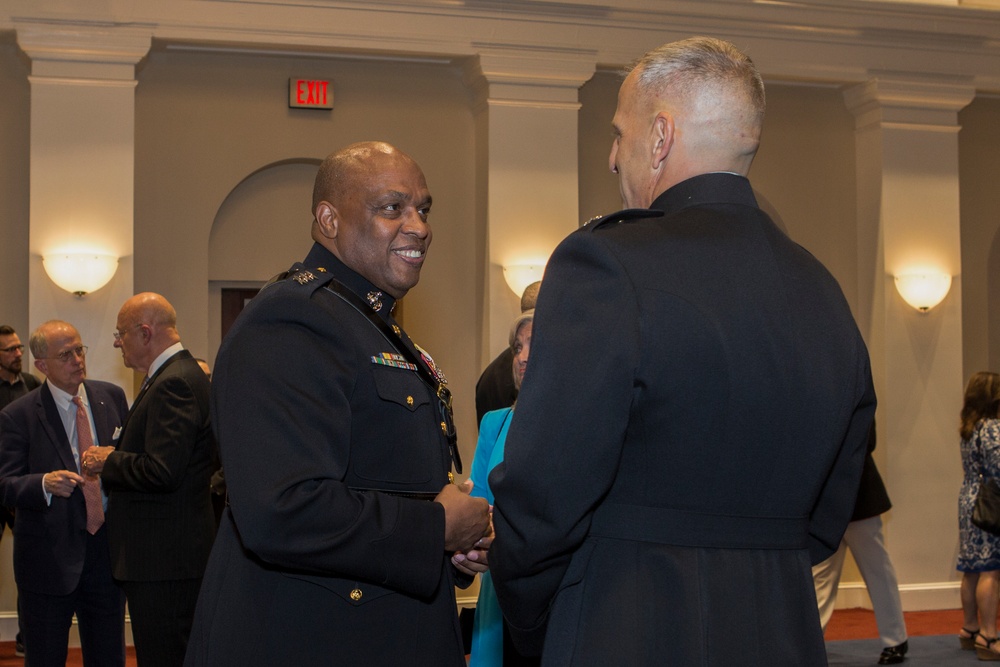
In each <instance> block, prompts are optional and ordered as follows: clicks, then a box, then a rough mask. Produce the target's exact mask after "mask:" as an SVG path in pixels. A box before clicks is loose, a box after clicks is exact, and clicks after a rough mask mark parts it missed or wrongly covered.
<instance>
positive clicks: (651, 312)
mask: <svg viewBox="0 0 1000 667" xmlns="http://www.w3.org/2000/svg"><path fill="white" fill-rule="evenodd" d="M763 112H764V88H763V84H762V82H761V79H760V76H759V74H758V73H757V70H756V68H755V67H754V66H753V63H751V62H750V60H749V59H748V58H747V57H746V56H745V55H744V54H742V53H740V52H739V51H738V50H737V49H736V48H735V47H734V46H733V45H731V44H729V43H727V42H722V41H720V40H715V39H709V38H693V39H691V40H685V41H682V42H677V43H673V44H667V45H664V46H663V47H660V48H659V49H656V50H654V51H652V52H650V53H649V54H647V55H646V56H645V57H644V58H642V59H641V60H640V61H639V62H638V64H637V65H636V66H635V68H634V69H632V71H631V72H630V73H629V75H628V76H627V78H626V79H625V81H624V83H623V84H622V87H621V91H620V92H619V95H618V109H617V111H616V113H615V117H614V120H613V123H612V126H613V128H614V132H615V139H614V142H613V144H612V148H611V156H610V161H609V162H610V167H611V169H612V171H614V172H616V173H618V176H619V180H620V186H621V191H622V197H623V200H624V203H625V206H626V207H627V208H628V209H631V210H626V211H623V212H621V213H619V214H616V215H614V216H610V217H608V218H606V219H603V220H601V221H596V222H595V223H591V224H588V225H587V226H586V227H584V228H583V229H581V230H579V231H577V232H575V233H573V234H571V235H570V236H569V237H567V239H565V240H564V241H563V242H562V243H561V244H560V246H559V247H558V248H557V249H556V250H555V252H554V253H553V255H552V258H551V259H550V261H549V264H548V266H547V268H546V272H545V289H544V290H542V292H541V293H540V294H539V300H538V307H537V308H536V310H535V321H534V330H533V337H532V350H531V364H530V365H529V367H528V371H527V374H526V376H525V377H524V381H523V384H522V387H521V393H520V396H519V397H518V403H517V410H515V412H514V418H513V422H512V424H511V427H510V433H509V435H508V438H507V443H506V450H505V460H504V462H503V463H501V464H500V465H499V466H497V468H496V469H495V470H494V471H493V473H492V474H491V475H490V485H491V487H492V489H493V491H494V494H495V506H494V516H493V520H494V526H495V529H496V541H495V542H494V544H493V548H492V550H491V552H490V567H491V569H492V572H493V579H494V583H495V585H496V589H497V592H498V595H499V599H500V604H501V608H502V609H503V611H504V614H505V616H506V618H507V620H508V621H509V622H510V624H511V626H512V633H513V634H514V635H515V637H514V638H515V641H518V642H519V643H520V645H521V647H522V649H524V650H526V651H534V652H535V653H537V652H539V651H542V650H543V648H544V652H543V653H542V656H543V658H542V662H543V664H551V665H556V664H559V665H563V664H570V663H572V664H574V665H611V664H617V665H625V664H628V665H637V664H640V665H641V664H677V665H695V664H697V665H702V666H703V667H712V666H715V665H746V666H757V665H759V666H765V665H766V666H767V667H775V666H779V665H795V666H800V665H824V664H826V652H825V650H824V644H823V635H822V632H821V630H820V626H819V618H818V614H817V611H816V598H815V594H814V592H813V586H812V577H811V576H810V564H811V562H818V561H820V560H822V559H823V558H825V557H827V556H829V555H830V554H831V553H832V552H833V551H834V550H835V549H836V548H837V545H838V544H839V542H840V537H841V535H842V534H843V532H844V528H845V526H846V525H847V522H848V519H850V516H851V510H852V509H853V506H854V499H855V497H856V493H857V486H858V478H859V476H860V474H861V464H862V461H863V458H864V453H865V443H866V441H867V437H868V428H869V425H870V424H871V420H872V416H873V413H874V409H875V396H874V390H873V388H872V382H871V374H870V370H869V362H868V353H867V350H866V348H865V345H864V342H863V341H862V339H861V336H860V334H859V332H858V329H857V326H856V325H855V323H854V320H853V317H852V315H851V312H850V308H849V307H848V304H847V302H846V301H845V300H844V297H843V294H842V293H841V290H840V288H839V286H838V285H837V283H836V281H835V280H834V279H833V277H832V276H831V275H830V274H829V273H828V272H827V271H826V269H824V268H823V266H822V265H821V264H820V263H819V262H818V261H817V260H816V259H815V258H813V257H812V256H811V255H810V254H809V253H808V252H806V251H805V250H803V249H802V248H800V247H799V246H797V245H796V244H795V243H793V242H792V241H790V240H789V239H788V238H787V237H786V236H785V235H784V234H783V233H782V232H781V231H780V230H779V229H778V228H777V227H776V226H775V225H774V223H773V222H772V221H771V220H770V219H769V218H768V216H767V215H766V214H765V213H764V212H763V211H761V210H760V208H759V207H758V206H757V203H756V200H755V198H754V196H753V191H752V189H751V187H750V183H749V181H748V180H747V179H746V176H745V175H746V173H747V172H748V170H749V168H750V163H751V161H752V159H753V156H754V154H755V152H756V149H757V146H758V142H759V137H760V129H761V123H762V119H763ZM636 209H638V210H636Z"/></svg>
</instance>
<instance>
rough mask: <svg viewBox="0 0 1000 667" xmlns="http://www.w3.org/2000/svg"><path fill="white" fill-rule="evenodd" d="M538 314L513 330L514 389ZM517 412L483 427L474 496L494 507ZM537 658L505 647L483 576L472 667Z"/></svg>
mask: <svg viewBox="0 0 1000 667" xmlns="http://www.w3.org/2000/svg"><path fill="white" fill-rule="evenodd" d="M534 316H535V311H534V310H526V311H525V312H523V313H521V315H520V316H519V317H518V318H517V319H516V320H514V324H513V325H512V326H511V328H510V337H509V342H510V349H511V352H513V353H514V362H513V368H512V369H511V370H512V372H513V373H514V386H516V387H517V388H518V389H520V388H521V380H522V378H524V371H525V370H526V369H527V367H528V353H529V351H530V350H531V323H532V320H533V319H534ZM513 414H514V408H513V406H512V407H509V408H503V409H500V410H494V411H492V412H487V413H486V414H485V415H483V421H482V423H481V424H480V425H479V440H478V442H476V455H475V457H474V458H473V460H472V471H471V474H470V479H472V482H473V484H474V485H475V486H473V489H472V495H473V496H479V497H481V498H486V500H488V501H489V503H490V505H492V504H493V491H491V490H490V485H489V481H488V479H487V477H488V475H489V473H490V471H491V470H493V468H494V467H495V466H496V465H497V464H498V463H500V462H501V461H502V460H503V446H504V442H505V441H506V440H507V429H509V428H510V420H511V417H512V416H513ZM537 664H538V660H537V659H535V658H524V657H522V656H519V655H517V654H516V651H515V650H514V648H513V646H511V645H510V644H509V643H508V644H507V646H506V647H505V646H504V627H503V615H502V614H501V613H500V605H499V603H498V602H497V594H496V591H495V589H494V588H493V580H492V578H491V577H490V573H489V572H485V573H483V575H482V576H481V578H480V580H479V599H478V601H477V602H476V616H475V622H474V625H473V629H472V655H471V658H470V661H469V667H500V666H501V665H504V666H506V667H511V665H537Z"/></svg>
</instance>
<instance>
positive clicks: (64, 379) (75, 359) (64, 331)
mask: <svg viewBox="0 0 1000 667" xmlns="http://www.w3.org/2000/svg"><path fill="white" fill-rule="evenodd" d="M28 346H29V347H30V348H31V354H32V355H33V356H34V357H35V368H37V369H38V370H39V371H40V372H41V373H42V374H44V375H45V377H46V379H47V380H48V381H49V383H50V384H52V385H53V386H55V387H58V388H59V389H62V390H63V391H65V392H66V393H67V394H74V395H75V394H76V393H77V391H78V390H79V388H80V383H81V382H83V381H84V379H86V377H87V360H86V354H87V350H86V348H85V347H84V346H83V343H82V342H81V341H80V332H78V331H77V330H76V327H74V326H73V325H72V324H70V323H69V322H63V321H62V320H49V321H48V322H45V323H44V324H42V325H40V326H39V327H38V328H37V329H35V330H34V331H33V332H31V338H30V339H29V341H28Z"/></svg>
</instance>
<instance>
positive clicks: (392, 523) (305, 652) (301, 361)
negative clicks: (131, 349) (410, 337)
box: [185, 245, 468, 667]
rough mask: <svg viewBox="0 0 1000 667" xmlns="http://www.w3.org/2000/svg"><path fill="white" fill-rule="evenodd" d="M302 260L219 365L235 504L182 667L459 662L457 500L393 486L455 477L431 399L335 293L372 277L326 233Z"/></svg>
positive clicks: (247, 318) (237, 330)
mask: <svg viewBox="0 0 1000 667" xmlns="http://www.w3.org/2000/svg"><path fill="white" fill-rule="evenodd" d="M304 266H305V267H306V268H308V269H309V271H310V273H311V274H312V275H314V276H316V279H315V280H306V281H304V282H303V283H301V284H300V283H299V282H297V281H296V280H294V279H285V280H283V281H280V282H277V283H275V284H273V285H270V286H268V287H265V288H264V289H263V290H262V291H261V293H260V294H259V295H258V296H256V297H255V298H254V299H253V300H252V301H251V302H250V304H249V305H248V306H247V307H246V309H245V310H244V311H243V313H242V314H241V315H240V317H239V318H238V319H237V321H236V323H235V324H234V326H233V329H232V330H231V331H230V333H229V334H228V335H227V337H226V339H225V341H224V343H223V345H222V348H221V350H220V352H219V356H218V359H217V361H216V365H215V370H214V374H213V376H212V379H213V382H212V399H213V405H212V408H213V410H212V419H213V423H214V424H215V425H216V427H217V435H218V439H219V446H220V448H221V453H222V464H223V468H224V470H225V471H226V483H227V485H228V490H229V499H230V507H229V509H228V511H227V512H226V513H225V515H224V517H223V521H222V525H221V527H220V529H219V535H218V537H217V538H216V542H215V547H214V549H213V552H212V556H211V559H210V561H209V565H208V571H207V572H206V574H205V579H204V582H203V584H202V591H201V596H200V598H199V602H198V610H197V612H196V619H195V627H194V631H193V633H192V635H191V640H190V644H189V647H188V654H187V658H186V661H185V664H186V665H189V666H192V665H206V666H207V665H211V666H212V667H217V666H218V665H234V666H235V665H240V666H242V665H303V666H305V665H366V666H368V665H371V666H379V665H415V666H419V665H428V666H431V665H433V666H435V667H437V666H447V665H456V666H458V665H464V664H465V661H464V657H463V653H464V651H463V648H462V639H461V633H460V629H459V626H458V619H457V614H456V608H455V593H454V585H455V581H454V576H453V572H454V570H453V569H452V567H451V565H450V554H448V553H446V552H445V550H444V508H443V507H442V506H441V505H440V504H438V503H434V502H428V501H427V500H420V499H414V498H410V497H404V496H402V495H392V494H389V493H382V492H381V491H389V492H393V494H421V493H423V494H430V495H431V496H433V495H434V494H436V493H437V492H438V491H440V490H441V488H442V487H443V486H444V485H445V484H447V483H448V471H449V468H450V455H449V450H448V446H447V442H446V440H445V437H444V435H443V433H442V431H441V428H440V426H439V424H440V414H439V411H438V406H437V400H436V397H435V395H434V394H433V393H432V392H431V389H430V388H429V386H428V385H427V384H426V383H424V382H422V381H421V380H420V378H419V376H418V375H417V373H416V372H414V371H412V370H407V369H405V368H396V367H392V366H387V365H380V364H377V363H373V361H372V357H373V356H379V355H381V354H382V353H383V352H390V353H394V352H395V350H394V349H393V348H392V347H391V346H390V345H389V343H388V342H387V341H386V339H385V338H384V337H383V336H382V335H381V334H380V333H379V330H378V329H376V327H375V326H374V325H373V324H372V323H371V322H370V321H368V319H366V317H365V316H364V315H363V314H361V313H360V312H359V311H357V310H355V309H354V308H353V307H352V306H351V305H349V304H348V303H347V302H345V301H343V300H341V299H340V298H339V297H337V296H336V295H333V294H330V293H329V292H326V290H325V289H324V287H325V286H326V285H327V284H328V283H329V281H330V278H331V277H335V278H336V279H337V280H338V281H340V282H342V283H343V284H345V285H346V286H347V287H348V288H349V289H350V290H351V291H353V292H354V293H356V294H357V295H359V296H361V297H362V298H364V297H365V295H366V294H367V293H368V292H369V291H373V290H375V289H376V288H375V287H374V286H372V285H371V284H370V283H368V282H367V281H366V280H365V279H364V278H362V277H361V276H359V275H358V274H356V273H354V272H353V271H351V270H349V269H348V268H347V267H345V266H344V265H343V264H342V263H341V262H340V261H339V260H337V259H336V258H335V257H334V256H333V255H332V254H331V253H329V252H328V251H327V250H326V249H324V248H323V247H322V246H319V245H314V246H313V250H312V251H311V252H310V254H309V256H308V257H307V259H306V260H305V262H304ZM382 302H383V308H382V310H381V311H380V313H379V315H380V316H381V317H383V318H386V319H387V320H388V319H389V311H390V309H391V307H392V305H393V299H392V298H391V297H390V296H388V295H383V296H382ZM404 336H405V334H404ZM373 489H374V490H377V491H373ZM465 583H466V584H467V583H468V582H465Z"/></svg>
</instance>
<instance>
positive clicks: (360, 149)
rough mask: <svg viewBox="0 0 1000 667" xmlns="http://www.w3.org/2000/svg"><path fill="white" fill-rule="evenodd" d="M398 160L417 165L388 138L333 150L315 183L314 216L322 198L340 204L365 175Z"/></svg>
mask: <svg viewBox="0 0 1000 667" xmlns="http://www.w3.org/2000/svg"><path fill="white" fill-rule="evenodd" d="M397 163H407V164H410V165H413V166H414V167H417V163H416V162H414V160H413V158H411V157H410V156H409V155H407V154H406V153H404V152H402V151H401V150H399V149H398V148H396V147H395V146H393V145H392V144H387V143H386V142H384V141H361V142H358V143H356V144H351V145H350V146H346V147H345V148H341V149H340V150H338V151H336V152H334V153H331V154H330V155H328V156H327V157H326V159H325V160H323V163H322V164H321V165H320V166H319V172H317V174H316V181H315V182H314V183H313V198H312V210H313V214H314V216H315V213H316V207H317V206H318V205H319V203H320V202H322V201H328V202H331V203H333V204H334V205H336V204H337V203H338V202H339V201H340V200H342V199H343V198H344V197H345V196H348V195H349V194H350V193H352V192H354V191H356V190H357V188H358V187H359V185H361V184H363V183H364V181H365V179H367V178H370V177H371V176H372V175H373V174H377V173H378V172H380V171H381V170H383V169H385V168H386V166H388V165H392V164H397ZM417 169H419V167H417Z"/></svg>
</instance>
